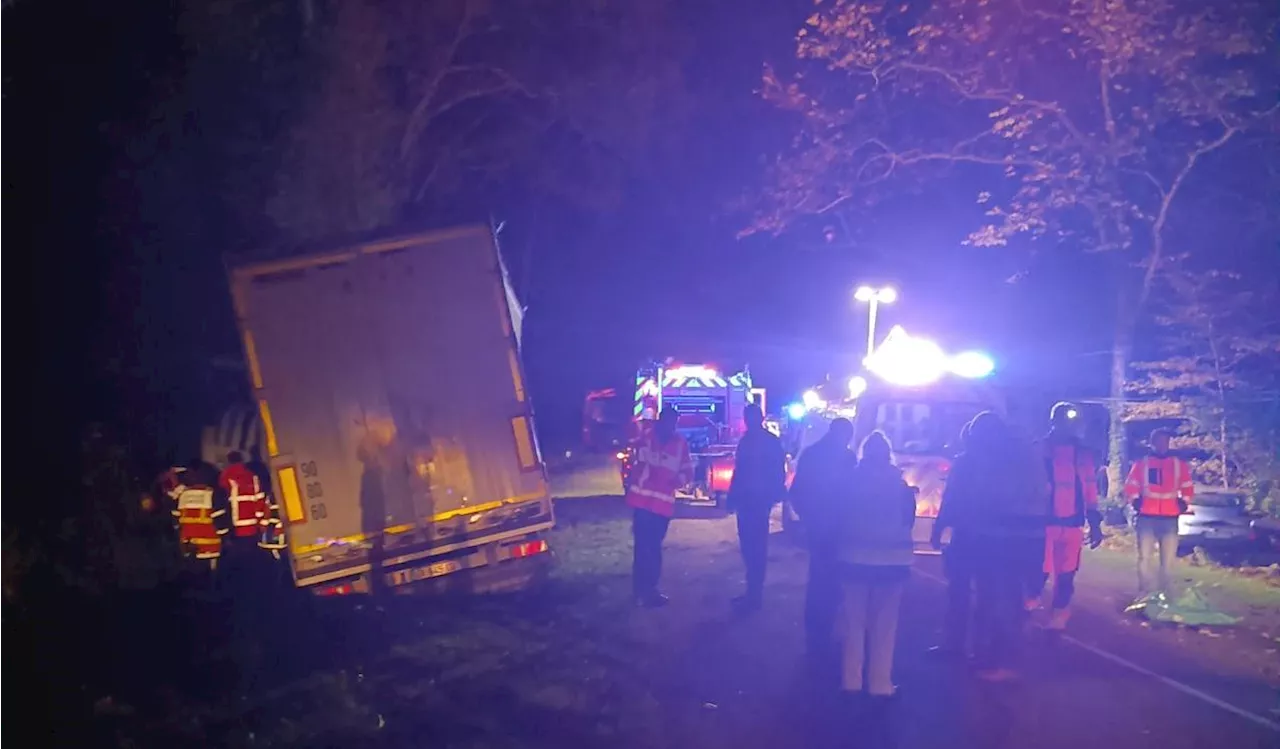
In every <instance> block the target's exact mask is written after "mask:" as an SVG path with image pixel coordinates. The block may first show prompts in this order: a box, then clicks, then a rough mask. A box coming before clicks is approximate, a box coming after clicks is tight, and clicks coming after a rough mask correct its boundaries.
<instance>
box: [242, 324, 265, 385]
mask: <svg viewBox="0 0 1280 749" xmlns="http://www.w3.org/2000/svg"><path fill="white" fill-rule="evenodd" d="M244 358H245V359H248V360H249V377H250V378H251V380H252V381H253V389H254V390H261V389H262V367H261V366H260V365H259V364H258V347H257V346H256V345H255V344H254V342H253V333H250V332H249V331H247V330H246V331H245V332H244Z"/></svg>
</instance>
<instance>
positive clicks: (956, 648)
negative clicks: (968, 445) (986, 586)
mask: <svg viewBox="0 0 1280 749" xmlns="http://www.w3.org/2000/svg"><path fill="white" fill-rule="evenodd" d="M968 438H969V424H965V425H964V428H962V429H961V430H960V444H961V445H962V446H963V445H964V444H965V441H966V440H967V439H968ZM962 449H963V448H962ZM955 515H956V510H955V506H954V504H953V505H952V506H951V507H944V508H943V509H941V510H940V511H939V512H938V517H937V518H936V519H935V521H934V524H933V537H932V539H931V540H932V542H933V546H934V548H935V549H940V550H942V569H943V571H944V572H945V573H946V576H947V611H946V614H945V616H944V618H943V625H942V636H943V641H942V644H941V645H936V646H934V647H932V648H929V652H930V653H933V654H935V655H939V656H945V657H948V658H950V657H958V656H963V655H964V654H965V652H966V650H967V648H968V643H969V617H970V615H971V613H972V609H973V551H972V548H971V547H972V544H971V539H970V537H969V534H968V531H966V530H965V529H964V528H961V527H958V525H957V523H956V519H955ZM948 529H950V530H951V542H950V543H949V544H947V547H946V549H942V534H943V533H944V532H945V531H946V530H948Z"/></svg>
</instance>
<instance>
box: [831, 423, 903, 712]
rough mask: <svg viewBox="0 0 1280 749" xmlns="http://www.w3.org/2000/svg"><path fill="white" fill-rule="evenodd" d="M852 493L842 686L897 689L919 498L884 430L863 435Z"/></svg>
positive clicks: (882, 692) (842, 552)
mask: <svg viewBox="0 0 1280 749" xmlns="http://www.w3.org/2000/svg"><path fill="white" fill-rule="evenodd" d="M851 496H852V499H851V501H850V502H849V503H848V505H847V508H848V511H847V513H846V517H845V518H844V520H843V522H842V524H841V531H842V539H841V543H840V548H839V552H838V554H839V556H838V558H839V561H840V570H841V575H842V578H843V586H844V626H843V628H842V629H843V636H844V668H843V676H842V686H843V688H844V691H845V693H859V692H862V691H863V690H864V688H865V691H866V692H867V693H868V694H870V695H871V696H872V697H890V696H892V695H893V693H894V690H895V687H894V686H893V678H892V672H893V650H894V643H895V640H896V639H897V633H898V608H899V605H900V604H901V602H902V591H903V588H904V587H905V586H906V582H907V578H908V577H909V576H910V574H911V553H912V544H911V526H912V524H913V523H914V522H915V515H916V504H915V493H914V492H913V491H912V489H911V487H910V486H908V485H907V483H906V482H905V481H904V480H903V479H902V471H901V470H900V469H899V468H898V467H897V466H895V465H894V464H893V451H892V447H891V446H890V444H889V440H888V439H887V438H886V437H885V436H884V434H883V433H881V432H872V433H871V434H870V435H868V436H867V438H866V439H865V440H863V441H862V447H861V449H860V459H859V462H858V467H857V468H856V469H855V470H854V474H853V481H852V486H851ZM864 665H865V667H866V678H865V680H864V678H863V667H864Z"/></svg>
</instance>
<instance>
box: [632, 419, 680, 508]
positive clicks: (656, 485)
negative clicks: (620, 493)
mask: <svg viewBox="0 0 1280 749" xmlns="http://www.w3.org/2000/svg"><path fill="white" fill-rule="evenodd" d="M631 475H632V477H633V478H632V480H631V486H630V487H629V488H628V489H627V504H628V505H630V506H632V507H636V508H638V509H641V510H648V511H649V512H653V513H656V514H658V515H662V516H663V517H668V518H669V517H671V516H672V515H674V514H675V512H676V490H677V489H679V488H680V487H682V486H685V485H686V484H688V483H689V482H690V481H691V480H692V478H693V458H692V457H691V456H690V455H689V443H688V442H686V441H685V439H684V437H681V436H680V435H679V434H675V435H672V437H671V440H670V441H669V442H667V443H666V444H665V445H664V444H662V442H660V441H659V440H658V437H657V435H655V434H654V433H653V431H652V430H650V432H649V433H648V434H646V435H645V436H644V437H641V438H640V442H639V443H638V444H637V445H636V459H635V466H634V467H633V468H632V469H631Z"/></svg>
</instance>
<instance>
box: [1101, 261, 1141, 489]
mask: <svg viewBox="0 0 1280 749" xmlns="http://www.w3.org/2000/svg"><path fill="white" fill-rule="evenodd" d="M1137 325H1138V315H1137V310H1136V309H1135V305H1134V304H1133V296H1132V295H1131V294H1130V293H1128V291H1127V289H1126V287H1125V285H1124V278H1123V276H1121V277H1120V281H1119V284H1118V285H1117V290H1116V328H1115V339H1114V340H1113V341H1112V344H1111V397H1110V399H1109V400H1108V402H1107V412H1108V415H1109V416H1110V419H1109V420H1108V421H1109V428H1108V430H1107V499H1108V500H1109V501H1111V502H1115V503H1120V502H1121V501H1122V499H1121V498H1122V497H1123V496H1124V480H1125V468H1126V467H1127V463H1128V458H1129V440H1128V435H1127V434H1126V432H1125V426H1124V424H1125V421H1124V417H1125V384H1126V383H1127V382H1128V379H1129V360H1130V358H1132V356H1133V335H1134V331H1135V330H1136V328H1137Z"/></svg>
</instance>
